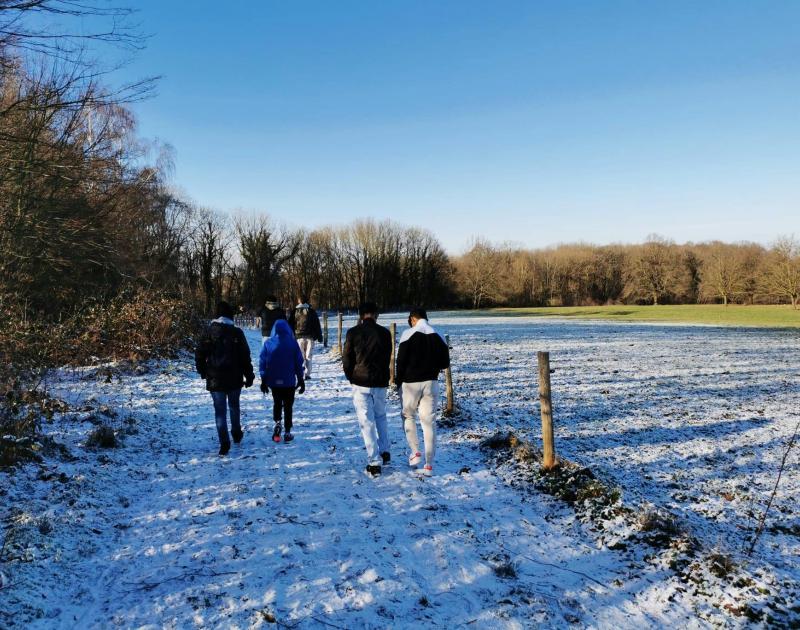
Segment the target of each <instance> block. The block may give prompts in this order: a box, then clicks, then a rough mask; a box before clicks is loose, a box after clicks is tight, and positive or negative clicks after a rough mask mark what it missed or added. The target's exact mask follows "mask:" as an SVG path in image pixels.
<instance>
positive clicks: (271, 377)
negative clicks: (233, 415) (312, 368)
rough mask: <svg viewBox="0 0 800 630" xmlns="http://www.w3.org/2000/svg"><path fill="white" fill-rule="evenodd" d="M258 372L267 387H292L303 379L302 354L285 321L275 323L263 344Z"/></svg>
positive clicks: (280, 320)
mask: <svg viewBox="0 0 800 630" xmlns="http://www.w3.org/2000/svg"><path fill="white" fill-rule="evenodd" d="M258 371H259V372H260V373H261V378H262V379H263V380H265V381H266V382H267V385H268V386H269V387H294V386H295V385H297V379H302V378H303V354H302V353H301V352H300V346H299V345H297V340H296V339H295V338H294V335H293V334H292V329H291V328H289V323H288V322H287V321H286V320H285V319H279V320H278V321H276V322H275V325H274V326H273V327H272V335H271V336H270V338H269V339H267V340H266V342H264V347H263V348H261V357H260V358H259V362H258Z"/></svg>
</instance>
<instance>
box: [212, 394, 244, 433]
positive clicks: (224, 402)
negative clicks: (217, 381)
mask: <svg viewBox="0 0 800 630" xmlns="http://www.w3.org/2000/svg"><path fill="white" fill-rule="evenodd" d="M241 393H242V390H241V388H239V389H231V390H229V391H227V392H211V398H212V399H213V400H214V419H215V420H216V422H217V435H219V443H220V445H222V444H230V443H231V438H230V436H229V435H228V422H227V418H226V415H227V411H228V408H229V407H230V410H231V431H233V433H234V435H235V434H237V433H241V431H242V425H241V424H240V423H239V394H241Z"/></svg>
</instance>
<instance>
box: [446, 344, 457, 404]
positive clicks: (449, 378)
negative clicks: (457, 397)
mask: <svg viewBox="0 0 800 630" xmlns="http://www.w3.org/2000/svg"><path fill="white" fill-rule="evenodd" d="M444 340H445V342H446V343H447V347H448V349H449V348H450V335H445V336H444ZM444 385H445V390H446V392H447V406H446V407H445V408H444V415H446V416H452V415H453V411H454V410H455V401H454V396H453V370H452V369H451V368H450V366H449V365H448V366H447V369H446V370H445V371H444Z"/></svg>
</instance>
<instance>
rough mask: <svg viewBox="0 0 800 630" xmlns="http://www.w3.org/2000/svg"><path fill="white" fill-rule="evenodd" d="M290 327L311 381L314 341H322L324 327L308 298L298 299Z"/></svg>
mask: <svg viewBox="0 0 800 630" xmlns="http://www.w3.org/2000/svg"><path fill="white" fill-rule="evenodd" d="M289 327H290V328H291V329H292V332H294V336H295V338H296V339H297V344H298V345H299V346H300V352H301V353H302V354H303V363H304V364H305V378H306V379H310V378H311V359H312V357H313V355H314V341H322V327H321V326H320V323H319V316H318V315H317V311H315V310H314V309H313V308H312V306H311V304H309V302H308V296H305V295H301V296H299V297H298V298H297V306H296V307H295V309H294V311H292V313H291V315H290V316H289Z"/></svg>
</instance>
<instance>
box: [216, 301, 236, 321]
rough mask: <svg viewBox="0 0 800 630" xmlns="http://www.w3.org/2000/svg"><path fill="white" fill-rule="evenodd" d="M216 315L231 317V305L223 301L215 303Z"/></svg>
mask: <svg viewBox="0 0 800 630" xmlns="http://www.w3.org/2000/svg"><path fill="white" fill-rule="evenodd" d="M217 317H227V318H228V319H233V307H232V306H231V305H230V304H228V303H227V302H225V301H222V302H218V303H217Z"/></svg>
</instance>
